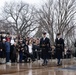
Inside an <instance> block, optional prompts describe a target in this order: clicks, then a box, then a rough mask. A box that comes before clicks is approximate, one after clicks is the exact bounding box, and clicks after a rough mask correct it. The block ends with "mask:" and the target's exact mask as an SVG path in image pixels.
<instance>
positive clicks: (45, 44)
mask: <svg viewBox="0 0 76 75" xmlns="http://www.w3.org/2000/svg"><path fill="white" fill-rule="evenodd" d="M49 48H50V40H49V38H47V37H46V38H45V39H44V38H41V39H40V49H41V50H42V52H41V57H42V58H43V59H46V58H48V51H49Z"/></svg>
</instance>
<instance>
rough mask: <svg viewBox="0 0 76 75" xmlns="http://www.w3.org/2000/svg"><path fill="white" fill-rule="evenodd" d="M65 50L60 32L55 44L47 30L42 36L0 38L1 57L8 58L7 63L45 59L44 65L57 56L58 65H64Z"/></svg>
mask: <svg viewBox="0 0 76 75" xmlns="http://www.w3.org/2000/svg"><path fill="white" fill-rule="evenodd" d="M63 52H64V40H63V39H62V38H61V34H60V33H58V34H57V37H56V39H55V44H54V46H51V43H50V39H49V38H47V37H46V32H43V34H42V38H29V37H26V38H22V37H17V38H15V39H13V38H10V37H9V36H8V37H6V38H2V37H1V39H0V58H6V63H9V62H10V60H11V63H14V62H19V63H22V62H30V61H32V62H34V61H35V60H36V59H37V60H39V59H40V58H42V59H43V64H42V66H45V65H47V63H48V61H47V60H48V59H49V58H51V56H53V57H54V58H57V59H58V60H57V65H58V66H59V65H62V62H61V58H62V56H63Z"/></svg>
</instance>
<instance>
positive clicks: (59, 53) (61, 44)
mask: <svg viewBox="0 0 76 75" xmlns="http://www.w3.org/2000/svg"><path fill="white" fill-rule="evenodd" d="M55 46H56V58H62V56H63V54H62V53H63V52H64V40H63V39H62V38H60V39H58V38H56V40H55Z"/></svg>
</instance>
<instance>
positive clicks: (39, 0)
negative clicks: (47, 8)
mask: <svg viewBox="0 0 76 75" xmlns="http://www.w3.org/2000/svg"><path fill="white" fill-rule="evenodd" d="M12 1H15V2H19V1H23V2H26V3H29V4H34V5H39V4H41V3H42V2H44V1H45V0H0V8H1V7H3V6H4V4H5V2H12Z"/></svg>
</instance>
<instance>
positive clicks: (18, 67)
mask: <svg viewBox="0 0 76 75" xmlns="http://www.w3.org/2000/svg"><path fill="white" fill-rule="evenodd" d="M0 75H76V60H75V59H66V60H63V65H62V66H56V60H52V61H51V60H50V61H49V63H48V65H47V66H45V67H44V66H42V65H41V61H35V62H33V63H22V64H19V63H13V64H1V65H0Z"/></svg>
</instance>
